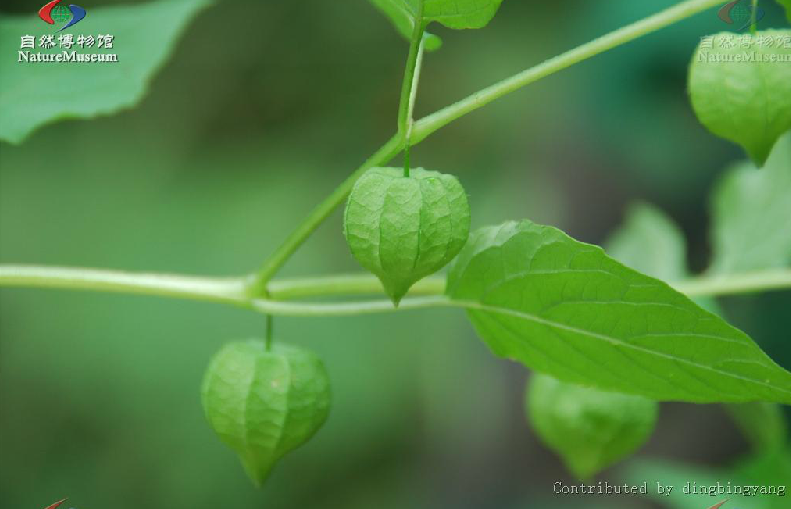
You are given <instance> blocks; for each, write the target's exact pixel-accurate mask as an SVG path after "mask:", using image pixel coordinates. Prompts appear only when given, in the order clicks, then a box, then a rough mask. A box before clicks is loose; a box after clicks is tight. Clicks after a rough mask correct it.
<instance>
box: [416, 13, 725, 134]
mask: <svg viewBox="0 0 791 509" xmlns="http://www.w3.org/2000/svg"><path fill="white" fill-rule="evenodd" d="M722 1H723V0H687V1H686V2H681V3H679V4H677V5H674V6H673V7H670V8H668V9H665V10H664V11H661V12H659V13H657V14H654V15H652V16H649V17H647V18H644V19H642V20H640V21H637V22H635V23H632V24H631V25H626V26H625V27H622V28H619V29H618V30H615V31H613V32H610V33H609V34H607V35H603V36H601V37H599V38H597V39H594V40H592V41H590V42H588V43H586V44H583V45H582V46H578V47H576V48H574V49H572V50H570V51H567V52H565V53H562V54H560V55H558V56H556V57H554V58H550V59H549V60H546V61H544V62H542V63H540V64H538V65H536V66H534V67H531V68H529V69H527V70H525V71H522V72H520V73H519V74H515V75H514V76H511V77H510V78H507V79H505V80H502V81H500V82H498V83H495V84H494V85H492V86H490V87H488V88H485V89H483V90H481V91H479V92H476V93H474V94H472V95H470V96H469V97H467V98H465V99H462V100H461V101H458V102H456V103H454V104H452V105H450V106H448V107H446V108H443V109H441V110H439V111H437V112H435V113H432V114H431V115H429V116H427V117H424V118H422V119H420V120H418V121H417V122H416V123H415V125H414V127H413V129H412V144H413V145H414V144H417V143H420V142H421V141H422V140H424V139H425V138H426V137H428V136H429V135H430V134H432V133H434V132H435V131H437V130H438V129H440V128H441V127H444V126H446V125H448V124H450V123H451V122H453V121H454V120H456V119H458V118H460V117H463V116H464V115H466V114H468V113H471V112H473V111H475V110H477V109H478V108H481V107H483V106H486V105H487V104H489V103H490V102H492V101H494V100H496V99H499V98H501V97H503V96H505V95H507V94H510V93H511V92H514V91H516V90H519V89H520V88H522V87H524V86H526V85H529V84H531V83H534V82H536V81H538V80H540V79H541V78H545V77H547V76H549V75H551V74H554V73H556V72H558V71H562V70H563V69H566V68H568V67H571V66H572V65H574V64H577V63H579V62H582V61H583V60H587V59H589V58H591V57H594V56H596V55H599V54H600V53H604V52H605V51H607V50H610V49H613V48H615V47H617V46H620V45H622V44H625V43H627V42H630V41H633V40H635V39H637V38H639V37H642V36H643V35H646V34H649V33H651V32H655V31H657V30H659V29H661V28H664V27H666V26H669V25H672V24H673V23H676V22H678V21H681V20H683V19H686V18H688V17H690V16H693V15H695V14H697V13H699V12H701V11H704V10H706V9H709V8H711V7H714V6H715V5H719V4H721V3H722Z"/></svg>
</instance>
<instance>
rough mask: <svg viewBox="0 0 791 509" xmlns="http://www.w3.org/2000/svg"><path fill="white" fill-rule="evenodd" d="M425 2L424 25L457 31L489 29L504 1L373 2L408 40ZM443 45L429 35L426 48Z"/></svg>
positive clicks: (435, 0)
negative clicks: (433, 24)
mask: <svg viewBox="0 0 791 509" xmlns="http://www.w3.org/2000/svg"><path fill="white" fill-rule="evenodd" d="M421 1H422V2H423V17H422V21H423V22H424V23H431V22H432V21H436V22H438V23H440V24H442V25H445V26H446V27H448V28H455V29H462V28H483V27H485V26H486V25H487V24H488V23H489V21H491V20H492V18H493V17H494V15H495V14H496V13H497V9H499V8H500V4H501V3H502V0H371V2H372V3H373V4H374V5H375V6H376V7H378V8H379V10H381V11H382V12H383V13H384V14H385V15H387V16H388V17H389V18H390V20H391V21H392V22H393V24H394V25H395V26H396V28H397V29H398V31H399V32H401V34H402V35H404V37H406V38H407V39H409V38H411V37H412V31H413V29H414V27H415V23H416V22H417V17H418V12H419V5H420V2H421ZM440 44H441V41H440V40H439V38H438V37H436V36H434V35H431V34H427V35H426V39H425V45H426V49H428V50H433V49H436V48H438V47H439V46H440Z"/></svg>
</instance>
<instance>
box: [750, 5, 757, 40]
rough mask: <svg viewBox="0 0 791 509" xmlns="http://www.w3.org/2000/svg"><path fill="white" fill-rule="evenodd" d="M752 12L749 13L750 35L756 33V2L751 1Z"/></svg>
mask: <svg viewBox="0 0 791 509" xmlns="http://www.w3.org/2000/svg"><path fill="white" fill-rule="evenodd" d="M752 2H753V5H752V10H751V11H750V16H751V17H750V33H751V34H753V35H755V32H757V31H758V27H757V26H756V25H757V24H758V21H757V19H758V0H752Z"/></svg>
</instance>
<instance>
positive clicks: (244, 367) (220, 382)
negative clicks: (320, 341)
mask: <svg viewBox="0 0 791 509" xmlns="http://www.w3.org/2000/svg"><path fill="white" fill-rule="evenodd" d="M201 400H202V403H203V409H204V411H205V413H206V418H207V419H208V421H209V424H211V427H212V429H214V431H215V433H217V435H218V436H219V437H220V440H222V441H223V442H224V443H225V444H226V445H228V446H229V447H231V448H232V449H233V450H234V451H236V453H237V454H238V455H239V458H240V459H241V461H242V465H243V466H244V468H245V470H246V471H247V474H248V475H249V476H250V479H252V481H253V482H254V483H255V484H256V485H258V486H260V485H261V484H263V482H264V481H265V480H266V478H267V477H268V476H269V473H270V471H271V470H272V467H273V466H274V464H275V463H276V462H277V460H279V459H280V458H281V457H283V455H285V454H286V453H288V452H289V451H291V450H293V449H296V448H297V447H299V446H300V445H302V444H304V443H305V442H306V441H308V440H309V439H310V437H312V436H313V435H314V434H315V433H316V431H318V429H319V428H320V427H321V425H322V424H324V421H325V420H326V419H327V414H328V412H329V406H330V384H329V378H328V377H327V372H326V370H325V369H324V364H323V363H322V362H321V360H320V359H319V358H318V357H317V356H316V355H315V354H313V353H312V352H309V351H307V350H304V349H301V348H297V347H294V346H288V345H282V344H279V343H276V344H275V345H274V347H273V348H272V349H271V350H267V349H266V348H265V346H264V342H263V341H258V340H251V341H241V342H236V343H230V344H227V345H225V346H224V347H223V348H222V349H221V350H220V351H219V352H217V354H216V355H215V356H214V357H213V358H212V360H211V362H210V363H209V367H208V368H207V369H206V374H205V375H204V378H203V385H202V387H201Z"/></svg>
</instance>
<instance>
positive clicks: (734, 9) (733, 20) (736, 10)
mask: <svg viewBox="0 0 791 509" xmlns="http://www.w3.org/2000/svg"><path fill="white" fill-rule="evenodd" d="M764 14H766V12H765V11H764V10H763V9H762V8H761V7H757V6H753V5H750V4H749V3H748V2H747V1H746V0H734V1H733V2H729V3H727V4H725V5H724V6H723V7H722V8H721V9H720V12H719V17H720V19H721V20H722V21H724V22H725V23H727V24H729V25H734V24H735V25H737V26H740V28H739V29H738V30H737V31H738V32H741V31H742V30H744V29H745V28H747V27H749V26H750V25H752V24H753V23H756V24H757V23H758V22H759V21H761V20H762V19H763V18H764Z"/></svg>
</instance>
